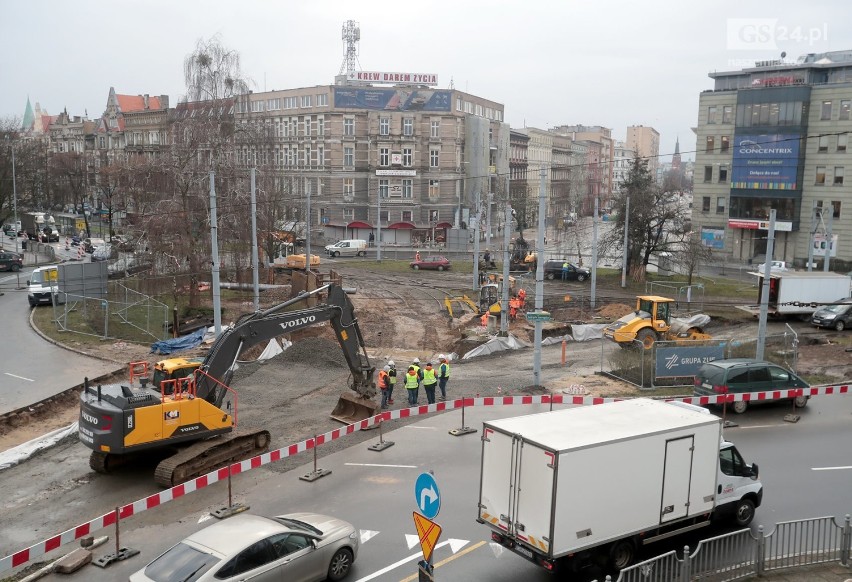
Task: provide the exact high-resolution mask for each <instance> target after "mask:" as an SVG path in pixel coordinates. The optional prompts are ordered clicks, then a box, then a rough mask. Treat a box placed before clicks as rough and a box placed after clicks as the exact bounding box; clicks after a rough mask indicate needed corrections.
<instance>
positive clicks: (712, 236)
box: [701, 227, 725, 250]
mask: <svg viewBox="0 0 852 582" xmlns="http://www.w3.org/2000/svg"><path fill="white" fill-rule="evenodd" d="M701 242H702V243H704V246H705V247H710V248H711V249H719V250H721V249H724V248H725V229H724V228H704V227H702V228H701Z"/></svg>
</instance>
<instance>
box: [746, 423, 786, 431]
mask: <svg viewBox="0 0 852 582" xmlns="http://www.w3.org/2000/svg"><path fill="white" fill-rule="evenodd" d="M778 426H789V423H786V422H779V423H778V424H755V425H751V426H742V425H741V426H740V428H741V429H743V430H745V429H747V428H774V427H778Z"/></svg>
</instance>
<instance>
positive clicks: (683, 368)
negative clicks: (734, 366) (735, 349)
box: [656, 345, 725, 378]
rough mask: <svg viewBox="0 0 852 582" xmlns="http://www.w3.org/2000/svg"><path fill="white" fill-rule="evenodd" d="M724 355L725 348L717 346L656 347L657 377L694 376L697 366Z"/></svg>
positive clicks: (719, 358) (721, 357)
mask: <svg viewBox="0 0 852 582" xmlns="http://www.w3.org/2000/svg"><path fill="white" fill-rule="evenodd" d="M724 357H725V348H724V346H722V345H718V346H686V347H677V348H657V358H656V360H657V361H656V365H657V369H656V375H657V378H677V377H684V376H695V374H697V373H698V368H700V367H701V366H703V365H704V364H706V363H708V362H713V361H716V360H721V359H723V358H724Z"/></svg>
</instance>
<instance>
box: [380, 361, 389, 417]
mask: <svg viewBox="0 0 852 582" xmlns="http://www.w3.org/2000/svg"><path fill="white" fill-rule="evenodd" d="M389 371H390V366H385V367H384V368H383V369H381V370H379V390H381V391H382V410H386V409H387V407H388V390H389V389H390V376H388V372H389Z"/></svg>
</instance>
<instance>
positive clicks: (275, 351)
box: [237, 338, 293, 364]
mask: <svg viewBox="0 0 852 582" xmlns="http://www.w3.org/2000/svg"><path fill="white" fill-rule="evenodd" d="M292 345H293V342H291V341H290V340H286V339H282V340H281V343H280V344H279V343H278V340H277V339H275V338H272V339H271V340H269V343H268V344H266V348H264V350H263V351H262V352H261V353H260V355H259V356H258V357H257V359H256V360H237V362H239V363H240V364H248V363H250V362H263V361H266V360H271V359H272V358H274V357H275V356H277V355H279V354H283V353H284V350H286V349H287V348H289V347H290V346H292Z"/></svg>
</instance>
